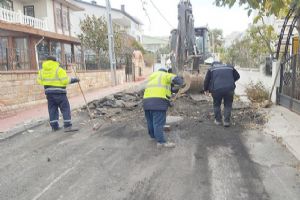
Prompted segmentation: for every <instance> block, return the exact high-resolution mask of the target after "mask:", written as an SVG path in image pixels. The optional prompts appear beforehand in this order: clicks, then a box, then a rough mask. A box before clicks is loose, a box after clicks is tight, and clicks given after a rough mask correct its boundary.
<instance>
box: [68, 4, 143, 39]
mask: <svg viewBox="0 0 300 200" xmlns="http://www.w3.org/2000/svg"><path fill="white" fill-rule="evenodd" d="M72 3H74V4H76V5H77V6H79V7H82V8H84V10H82V11H80V12H74V13H72V15H71V21H72V22H73V23H72V24H73V25H74V34H75V35H78V34H80V32H81V31H80V26H79V23H80V21H81V20H84V19H85V17H86V16H87V15H89V16H91V15H95V16H96V17H106V6H102V5H98V4H97V3H96V1H91V2H87V1H82V0H72ZM111 16H112V22H113V23H114V24H116V25H117V26H118V27H119V28H120V30H122V31H125V32H126V33H127V34H128V35H130V36H132V37H133V38H134V39H135V40H137V41H138V42H142V33H143V30H142V25H143V24H142V22H141V21H139V20H138V19H137V18H135V17H133V16H132V15H130V14H129V13H127V12H126V10H125V5H121V9H115V8H112V9H111ZM76 23H77V24H76Z"/></svg>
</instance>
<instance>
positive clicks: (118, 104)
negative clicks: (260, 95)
mask: <svg viewBox="0 0 300 200" xmlns="http://www.w3.org/2000/svg"><path fill="white" fill-rule="evenodd" d="M143 92H144V91H143V90H140V91H136V92H119V93H116V94H114V95H109V96H106V97H104V98H101V99H97V100H94V101H91V102H89V103H88V106H89V109H90V110H91V112H92V114H93V117H94V118H95V119H96V120H97V119H98V120H101V121H102V122H105V121H110V122H113V121H130V120H131V119H135V118H136V119H137V118H140V117H142V118H144V113H143V108H142V99H143ZM83 110H86V107H83ZM168 115H169V116H181V117H185V118H190V119H191V120H195V122H200V123H201V122H204V121H213V119H214V116H213V106H212V98H209V97H207V96H205V95H202V94H197V95H196V96H195V95H190V94H186V95H184V96H182V97H180V98H178V99H177V100H176V102H175V107H171V108H170V109H169V111H168ZM265 116H266V113H265V112H264V111H263V110H262V109H260V108H257V107H255V106H252V105H251V104H246V103H244V102H241V101H234V105H233V111H232V124H233V125H235V124H239V125H242V126H245V127H247V128H257V127H261V126H262V125H264V124H265V123H266V117H265Z"/></svg>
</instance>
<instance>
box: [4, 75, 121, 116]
mask: <svg viewBox="0 0 300 200" xmlns="http://www.w3.org/2000/svg"><path fill="white" fill-rule="evenodd" d="M68 74H69V76H70V77H71V76H74V75H73V74H72V73H68ZM77 75H78V77H79V78H80V80H81V81H80V84H81V87H82V89H83V91H88V90H93V89H97V88H103V87H108V86H111V73H110V71H88V72H87V71H83V72H80V71H79V72H77ZM36 78H37V72H36V71H28V72H24V71H22V72H18V71H14V72H1V73H0V88H1V89H0V118H3V117H5V116H8V115H11V114H14V112H16V111H19V110H23V109H25V108H29V107H31V106H34V105H37V104H40V103H44V102H46V99H45V95H44V90H43V86H40V85H38V84H37V82H36ZM124 82H125V71H124V69H122V70H117V83H118V84H122V83H124ZM78 94H80V89H79V87H78V85H77V84H72V85H69V86H68V96H74V95H78Z"/></svg>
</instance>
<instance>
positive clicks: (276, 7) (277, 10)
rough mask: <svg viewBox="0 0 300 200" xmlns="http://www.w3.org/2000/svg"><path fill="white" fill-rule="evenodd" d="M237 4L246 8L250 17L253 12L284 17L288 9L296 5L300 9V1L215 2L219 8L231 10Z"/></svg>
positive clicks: (259, 14) (216, 0)
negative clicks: (227, 7)
mask: <svg viewBox="0 0 300 200" xmlns="http://www.w3.org/2000/svg"><path fill="white" fill-rule="evenodd" d="M236 3H238V4H239V5H240V6H246V8H245V9H246V10H247V11H248V15H249V16H250V15H251V13H252V11H253V10H256V11H258V16H260V17H262V16H270V15H275V16H277V17H280V16H282V15H284V14H285V13H286V12H287V11H288V8H289V7H290V6H292V5H294V4H297V6H298V7H300V2H298V0H276V1H274V0H261V1H257V0H238V1H237V0H215V4H216V5H217V6H219V7H225V6H229V8H231V7H232V6H234V5H235V4H236Z"/></svg>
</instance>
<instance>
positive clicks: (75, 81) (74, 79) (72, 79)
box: [71, 77, 80, 84]
mask: <svg viewBox="0 0 300 200" xmlns="http://www.w3.org/2000/svg"><path fill="white" fill-rule="evenodd" d="M79 81H80V79H79V78H77V77H72V78H71V84H72V83H78V82H79Z"/></svg>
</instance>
